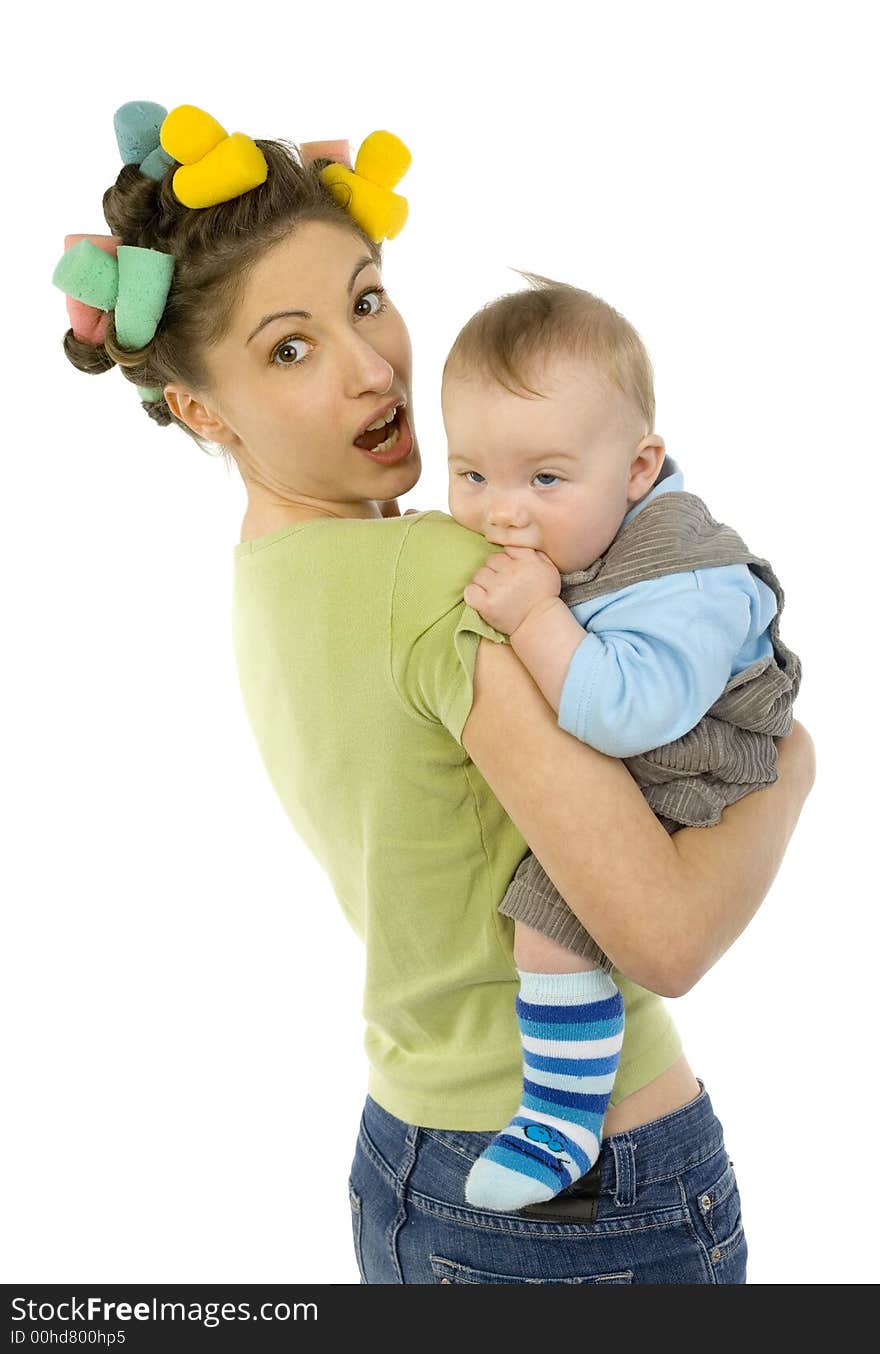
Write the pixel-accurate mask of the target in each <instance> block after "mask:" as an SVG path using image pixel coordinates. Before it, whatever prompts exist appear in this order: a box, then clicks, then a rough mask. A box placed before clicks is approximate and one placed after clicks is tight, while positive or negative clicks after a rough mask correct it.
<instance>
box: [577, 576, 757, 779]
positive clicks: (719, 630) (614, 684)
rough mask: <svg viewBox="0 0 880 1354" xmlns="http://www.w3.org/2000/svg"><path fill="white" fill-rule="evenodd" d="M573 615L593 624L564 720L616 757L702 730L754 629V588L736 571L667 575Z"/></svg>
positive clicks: (582, 649)
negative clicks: (698, 726)
mask: <svg viewBox="0 0 880 1354" xmlns="http://www.w3.org/2000/svg"><path fill="white" fill-rule="evenodd" d="M746 572H748V571H746ZM573 610H574V613H575V615H576V616H577V617H578V619H579V620H580V621H581V624H586V625H587V627H588V628H587V631H586V633H585V635H584V638H583V641H582V643H581V644H580V645H579V646H578V648H577V649H576V650H575V653H574V657H573V658H572V660H571V664H570V665H569V669H568V673H567V674H566V678H565V682H564V684H563V688H562V696H561V699H560V703H559V724H560V727H561V728H563V729H565V730H566V731H567V732H568V733H572V734H574V736H575V738H579V739H580V740H581V742H583V743H589V744H590V746H591V747H594V748H596V749H597V750H598V751H599V752H604V753H605V754H606V756H609V757H634V756H636V755H637V754H639V753H641V752H648V751H650V750H651V749H652V748H656V747H662V745H663V744H664V743H671V742H672V741H673V740H674V739H676V738H680V737H681V736H682V734H685V733H687V732H688V731H689V730H690V729H692V728H693V727H694V726H695V725H696V724H698V723H699V722H700V720H701V719H702V717H703V715H704V714H705V713H706V711H707V710H708V709H709V707H710V706H711V705H713V704H714V703H715V701H716V700H717V699H718V697H719V696H720V695H721V692H722V691H723V690H724V688H725V686H726V685H727V683H728V681H729V680H730V676H731V671H732V667H733V660H734V658H735V656H736V654H737V653H738V652H739V650H740V648H741V647H742V644H743V642H744V640H745V638H746V636H747V634H748V632H749V628H750V624H751V602H750V597H749V591H748V585H747V584H744V583H743V582H742V580H741V579H739V580H738V578H737V571H736V570H733V569H723V570H722V569H701V570H690V571H688V572H686V573H678V574H665V575H663V577H661V578H655V579H652V580H650V581H649V582H647V583H636V584H634V585H632V586H631V587H628V588H621V589H620V591H619V592H616V593H611V594H607V595H606V596H605V597H599V598H596V599H595V601H594V602H592V603H585V604H582V605H581V606H577V607H575V608H573Z"/></svg>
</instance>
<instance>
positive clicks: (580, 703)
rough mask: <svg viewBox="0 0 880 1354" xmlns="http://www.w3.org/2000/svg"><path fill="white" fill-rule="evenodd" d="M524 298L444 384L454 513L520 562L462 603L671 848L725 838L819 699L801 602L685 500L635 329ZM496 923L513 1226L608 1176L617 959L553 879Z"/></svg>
mask: <svg viewBox="0 0 880 1354" xmlns="http://www.w3.org/2000/svg"><path fill="white" fill-rule="evenodd" d="M522 275H523V276H525V277H526V278H527V279H528V280H529V282H530V283H531V284H532V289H531V290H526V291H521V292H516V293H513V294H512V295H508V296H504V297H501V298H500V299H499V300H497V301H495V302H493V303H491V304H490V305H488V306H485V307H484V308H483V309H482V310H480V311H478V312H477V314H476V315H474V316H473V317H472V318H471V319H470V320H469V321H468V323H467V324H466V325H465V327H464V329H463V330H462V331H461V333H460V334H459V335H458V337H457V339H456V341H455V343H454V344H453V347H452V349H451V351H450V354H449V356H448V358H447V361H446V365H445V367H444V371H443V388H442V396H441V400H442V410H443V419H444V424H445V427H446V434H447V440H448V451H449V510H450V512H451V513H452V515H453V517H454V518H455V519H456V520H457V521H458V522H460V523H461V525H462V526H465V527H468V528H469V529H470V530H471V531H476V532H479V533H480V534H481V535H483V536H484V537H485V538H486V540H487V541H491V542H492V543H493V544H495V545H497V546H500V547H503V548H502V549H500V550H499V551H497V552H495V553H493V554H492V555H490V557H489V558H488V560H487V561H486V563H485V565H484V566H483V567H482V568H481V569H479V570H478V571H477V573H476V574H475V575H474V578H473V580H472V581H471V583H470V584H469V585H468V586H467V588H465V591H464V600H465V602H466V603H467V604H468V605H469V606H471V607H473V608H474V609H475V610H476V611H478V612H479V614H480V615H481V616H482V617H483V619H484V620H485V621H487V622H488V623H489V624H490V625H491V626H493V627H494V628H495V629H497V630H499V631H503V632H504V633H505V634H507V635H509V636H510V642H511V645H512V647H513V649H514V651H515V653H516V654H517V656H518V657H519V659H520V660H521V662H522V663H523V664H524V665H525V667H526V668H527V669H528V671H529V672H530V673H531V675H532V677H533V679H534V681H535V683H536V684H537V686H538V687H539V688H540V690H541V691H542V692H543V694H544V696H545V698H546V699H547V701H548V702H549V703H550V705H551V706H552V707H553V709H554V710H555V711H556V712H557V715H558V721H559V724H560V726H561V727H562V728H563V729H565V730H567V731H568V732H569V733H571V734H573V735H574V736H575V737H576V738H578V739H580V740H581V741H582V742H585V743H588V744H589V745H590V746H591V747H594V748H596V749H598V751H600V752H603V753H605V754H607V755H608V756H611V757H620V758H622V759H624V763H625V765H626V766H627V769H628V770H629V771H630V773H631V774H632V775H633V776H634V777H635V779H636V781H637V782H638V784H639V785H640V787H641V789H642V793H643V794H645V796H646V798H647V799H648V802H649V804H650V805H651V808H652V809H653V811H654V813H655V814H656V815H657V817H658V819H659V821H660V823H661V824H662V826H663V827H664V828H665V829H666V830H667V831H668V832H670V833H672V832H676V831H678V829H679V828H681V827H682V826H685V825H688V826H708V825H711V824H712V823H716V822H717V821H718V820H719V818H720V816H721V813H722V811H723V809H724V808H725V807H726V806H727V805H728V804H732V803H734V802H735V800H737V799H740V798H742V796H743V795H745V794H748V793H749V792H750V791H752V790H755V789H759V788H761V787H763V786H765V785H769V784H772V783H773V782H774V781H775V780H776V774H777V773H776V749H775V744H774V742H773V738H774V737H780V736H784V735H785V734H787V733H788V732H789V731H790V729H791V718H792V704H793V701H794V698H795V696H796V695H797V691H798V687H799V685H800V661H799V659H798V657H797V655H796V654H794V653H792V651H791V650H790V649H788V648H787V647H786V646H785V645H784V644H783V643H782V641H781V639H780V638H779V632H778V626H779V615H780V613H781V611H782V606H783V600H784V599H783V593H782V589H781V587H780V586H779V582H778V580H777V578H776V576H775V574H774V573H773V570H772V569H771V567H770V565H769V564H768V563H767V561H766V560H762V559H760V558H758V557H757V556H755V555H753V554H751V552H750V551H749V550H748V548H747V547H746V545H745V544H744V542H743V541H742V539H741V538H740V537H739V536H738V535H737V534H736V532H734V531H733V530H732V529H731V528H729V527H727V526H724V525H722V524H719V523H718V522H716V521H715V520H714V518H712V517H711V516H710V514H709V512H708V510H707V508H706V505H705V504H704V503H703V501H702V500H701V499H699V498H697V497H696V496H695V495H693V494H690V493H687V492H685V490H684V481H683V476H682V472H681V471H680V470H679V468H678V466H677V465H676V463H675V462H674V461H672V460H671V459H669V458H667V457H666V455H665V448H664V442H663V438H662V437H659V436H658V435H657V434H656V433H655V432H654V431H653V424H654V393H653V374H652V370H651V364H650V360H649V358H648V355H647V353H646V352H645V349H644V346H643V345H642V342H641V340H640V338H639V336H638V335H637V334H636V332H635V331H634V330H633V328H632V327H631V325H630V324H629V323H628V322H627V321H626V320H625V319H624V318H623V316H621V315H619V314H618V313H617V311H615V310H613V309H612V307H611V306H609V305H607V304H606V303H605V302H604V301H601V300H599V299H598V298H597V297H595V296H592V295H591V294H590V293H589V292H585V291H581V290H579V289H578V288H576V287H570V286H567V285H565V284H563V283H556V282H552V281H551V280H550V279H547V278H541V277H538V276H536V275H535V274H531V273H525V274H522ZM560 594H561V595H560ZM500 911H501V912H503V913H504V914H505V915H506V916H510V917H513V918H514V919H515V934H514V959H515V962H516V965H517V969H518V972H519V979H520V991H519V995H518V997H517V1002H516V1011H517V1018H518V1021H519V1028H520V1034H521V1038H522V1048H523V1063H524V1075H523V1090H522V1098H521V1103H520V1106H519V1109H518V1111H517V1113H516V1114H515V1115H514V1117H513V1118H512V1119H511V1121H510V1123H509V1124H508V1125H507V1126H506V1127H505V1128H504V1129H503V1130H502V1131H501V1132H500V1133H499V1134H498V1135H497V1136H496V1137H495V1138H494V1139H493V1141H492V1142H491V1143H490V1145H489V1146H488V1147H487V1148H486V1150H485V1151H484V1152H483V1154H482V1156H481V1157H480V1158H479V1159H478V1160H477V1161H476V1162H475V1163H474V1166H473V1167H472V1169H471V1172H470V1175H469V1176H468V1181H467V1185H466V1191H465V1193H466V1198H467V1200H468V1202H469V1203H471V1204H474V1205H475V1206H477V1207H480V1208H489V1209H501V1210H516V1209H519V1208H524V1207H528V1206H530V1205H534V1204H539V1203H543V1202H545V1201H546V1200H548V1199H552V1198H553V1197H555V1196H556V1195H557V1194H558V1193H560V1191H562V1190H564V1189H566V1188H567V1187H568V1186H569V1185H571V1184H573V1182H574V1181H576V1180H577V1179H578V1178H579V1177H580V1176H582V1175H583V1174H585V1173H586V1172H587V1171H589V1170H590V1168H591V1167H592V1166H593V1164H594V1163H595V1161H596V1159H597V1157H598V1155H599V1150H600V1144H601V1136H602V1125H603V1121H604V1117H605V1113H606V1111H607V1108H608V1103H609V1099H610V1096H611V1092H612V1088H613V1085H614V1079H615V1075H616V1071H617V1066H618V1062H619V1060H620V1050H621V1046H622V1043H623V1029H624V1010H623V999H622V997H621V994H620V991H619V989H618V987H617V985H616V983H615V982H614V981H613V978H612V976H611V970H612V967H613V966H612V963H611V961H610V959H609V958H608V956H607V955H606V954H605V953H604V951H603V950H602V949H601V948H600V947H599V946H598V945H597V943H596V942H595V941H594V940H593V939H592V937H591V936H590V935H589V934H588V933H587V931H585V930H584V928H583V926H582V925H581V924H580V922H579V921H578V919H577V918H576V917H575V916H574V914H573V913H572V912H571V911H570V910H569V909H568V907H567V906H566V904H565V902H564V900H563V899H562V898H561V897H560V896H559V894H558V892H557V891H556V889H555V887H554V885H553V884H552V883H551V881H550V880H549V879H548V878H547V876H546V875H545V874H544V872H543V870H542V868H541V866H540V864H539V863H538V861H537V860H536V859H535V857H534V856H532V855H527V856H526V857H525V859H524V860H523V862H522V864H521V865H520V867H519V869H518V870H517V872H516V874H515V876H514V878H513V880H512V881H511V884H510V886H509V888H508V891H507V894H506V895H505V898H504V900H503V902H502V903H501V906H500Z"/></svg>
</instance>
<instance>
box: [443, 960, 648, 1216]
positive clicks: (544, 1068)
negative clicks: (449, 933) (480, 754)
mask: <svg viewBox="0 0 880 1354" xmlns="http://www.w3.org/2000/svg"><path fill="white" fill-rule="evenodd" d="M519 976H520V989H519V995H518V996H517V999H516V1014H517V1019H518V1021H519V1029H520V1035H521V1038H522V1047H523V1092H522V1101H521V1104H520V1107H519V1110H518V1111H517V1113H516V1114H515V1115H514V1117H513V1118H512V1119H511V1121H510V1123H509V1124H508V1125H507V1127H506V1128H503V1129H502V1130H501V1132H500V1133H499V1134H498V1135H497V1137H495V1138H493V1139H492V1141H491V1142H490V1143H489V1146H488V1147H487V1148H486V1150H485V1151H484V1152H483V1154H482V1155H481V1156H480V1157H478V1158H477V1160H476V1161H475V1162H474V1164H473V1166H472V1167H471V1170H470V1174H469V1175H468V1178H467V1183H466V1185H465V1198H466V1199H467V1201H468V1203H469V1204H473V1205H474V1206H475V1207H477V1208H490V1209H500V1210H503V1211H505V1212H509V1211H515V1210H516V1209H518V1208H525V1207H526V1206H527V1205H528V1204H535V1203H543V1202H545V1201H546V1200H547V1199H553V1198H555V1196H556V1195H557V1194H559V1193H560V1191H561V1190H564V1189H567V1188H568V1186H569V1185H570V1184H572V1183H573V1182H574V1181H575V1180H578V1179H579V1178H580V1177H581V1176H582V1175H586V1173H587V1171H588V1170H589V1169H590V1167H591V1166H593V1165H594V1163H595V1162H596V1159H597V1157H598V1156H599V1148H600V1146H601V1142H602V1124H603V1121H604V1119H605V1113H606V1110H607V1108H608V1101H609V1098H610V1096H611V1089H612V1087H613V1085H614V1078H615V1075H616V1073H617V1064H618V1062H619V1061H620V1049H621V1046H622V1044H623V1027H624V1009H623V997H622V996H621V994H620V989H619V988H618V986H617V984H616V983H615V982H614V981H613V979H612V978H611V977H610V976H609V975H608V974H607V973H605V972H604V971H603V970H602V969H590V970H588V971H587V972H586V973H526V972H523V971H522V970H520V973H519Z"/></svg>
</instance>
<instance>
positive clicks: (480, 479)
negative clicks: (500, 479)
mask: <svg viewBox="0 0 880 1354" xmlns="http://www.w3.org/2000/svg"><path fill="white" fill-rule="evenodd" d="M462 474H463V476H464V478H465V479H466V480H467V482H468V484H485V483H486V481H485V480H484V479H483V476H482V475H481V474H480V472H479V470H465V471H463V472H462ZM469 475H475V476H476V479H472V480H471V479H468V476H469Z"/></svg>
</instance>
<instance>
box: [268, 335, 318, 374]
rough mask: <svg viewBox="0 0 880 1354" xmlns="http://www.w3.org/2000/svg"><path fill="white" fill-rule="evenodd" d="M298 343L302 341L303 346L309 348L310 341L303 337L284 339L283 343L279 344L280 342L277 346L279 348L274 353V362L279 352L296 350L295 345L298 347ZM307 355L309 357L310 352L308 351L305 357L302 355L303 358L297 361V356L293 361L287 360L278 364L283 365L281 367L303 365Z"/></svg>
mask: <svg viewBox="0 0 880 1354" xmlns="http://www.w3.org/2000/svg"><path fill="white" fill-rule="evenodd" d="M298 343H301V344H302V345H303V347H305V348H308V346H309V345H308V343H306V340H305V339H302V338H286V339H285V340H284V342H283V343H279V344H278V347H277V348H276V349H275V351H274V352H273V353H272V361H273V362H274V361H275V358H276V357H277V356H278V354H279V353H283V352H290V351H292V350H294V349H295V347H296V345H297V344H298ZM306 357H308V353H306V354H305V356H304V357H301V358H300V359H299V361H298V362H297V361H296V359H295V357H294V360H293V361H291V362H287V361H284V362H280V363H279V364H278V365H279V366H281V367H301V366H302V364H303V362H305V360H306Z"/></svg>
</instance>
